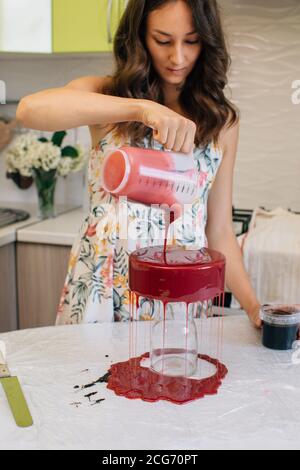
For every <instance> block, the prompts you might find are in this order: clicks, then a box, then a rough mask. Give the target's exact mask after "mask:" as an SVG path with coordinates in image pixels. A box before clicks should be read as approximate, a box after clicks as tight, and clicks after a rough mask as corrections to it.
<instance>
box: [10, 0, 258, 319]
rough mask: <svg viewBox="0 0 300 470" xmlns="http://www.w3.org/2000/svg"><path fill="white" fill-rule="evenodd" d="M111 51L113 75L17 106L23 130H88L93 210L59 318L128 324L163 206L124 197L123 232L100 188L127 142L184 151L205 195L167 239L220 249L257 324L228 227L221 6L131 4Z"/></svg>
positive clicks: (209, 1) (210, 1)
mask: <svg viewBox="0 0 300 470" xmlns="http://www.w3.org/2000/svg"><path fill="white" fill-rule="evenodd" d="M114 55H115V59H116V70H115V73H114V75H113V76H109V77H82V78H79V79H76V80H73V81H71V82H70V83H68V84H67V85H66V86H65V87H63V88H58V89H51V90H45V91H41V92H38V93H35V94H33V95H30V96H27V97H25V98H23V99H22V100H21V102H20V105H19V108H18V111H17V117H18V119H19V120H20V121H21V122H22V123H23V125H25V126H27V127H30V128H33V129H39V130H47V131H52V130H53V131H54V130H58V129H65V128H74V127H78V126H82V125H88V126H89V129H90V133H91V139H92V151H91V158H90V162H89V189H90V195H91V204H90V213H89V216H88V217H87V218H86V220H85V221H84V223H83V225H82V227H81V229H80V232H79V234H78V238H77V240H76V241H75V243H74V245H73V247H72V250H71V257H70V262H69V267H68V274H67V278H66V282H65V285H64V289H63V292H62V296H61V301H60V305H59V309H58V315H57V321H56V324H67V323H69V324H70V323H80V322H101V321H108V320H109V321H113V320H115V321H120V320H122V321H123V320H127V319H128V316H129V299H128V297H129V296H128V255H129V253H130V252H132V251H133V250H134V249H136V248H138V247H141V246H149V245H151V244H153V245H155V244H157V241H158V238H156V237H157V233H158V232H157V230H156V229H159V233H160V234H161V233H162V232H163V230H164V226H165V219H164V213H163V211H161V210H159V208H155V209H154V208H150V207H147V206H144V205H142V204H138V203H133V202H126V203H125V206H126V210H127V212H128V221H129V222H130V223H131V225H133V226H134V228H135V229H136V231H135V233H138V235H137V236H136V237H132V236H130V235H129V236H128V237H121V236H120V230H121V228H123V222H122V223H121V222H120V221H118V222H117V221H116V218H115V217H112V216H111V215H112V214H115V213H116V212H115V209H120V207H119V205H120V204H121V203H120V202H116V201H115V200H114V198H112V197H111V196H110V195H109V194H107V193H105V192H104V191H103V190H102V188H101V185H100V176H101V165H102V162H103V155H104V152H105V151H106V150H109V149H110V148H112V147H115V146H120V145H122V144H130V145H133V146H141V147H145V148H154V149H159V150H164V149H169V150H173V151H177V152H183V153H186V154H190V153H192V155H193V158H194V159H195V162H196V164H197V168H198V171H199V178H200V182H201V190H202V191H201V197H199V200H197V201H196V202H195V204H194V205H193V207H192V208H190V209H189V210H188V211H187V212H188V214H187V215H188V216H189V217H187V219H185V220H188V222H187V223H186V224H183V223H182V220H181V221H180V220H179V221H176V223H177V222H178V224H177V229H178V230H177V236H176V237H174V234H173V236H172V237H171V238H170V237H169V235H168V237H169V242H170V243H174V244H179V245H188V246H192V245H196V246H197V247H199V248H200V247H201V246H208V247H209V248H212V249H215V250H218V251H220V252H222V253H223V254H225V256H226V258H227V266H226V284H227V286H228V288H229V289H230V291H231V292H232V293H233V294H234V295H235V297H236V298H237V300H238V301H239V302H240V304H241V305H242V307H243V308H244V310H245V311H246V312H247V314H248V316H249V318H250V320H251V321H252V322H253V324H255V325H256V326H258V327H259V326H260V325H261V322H260V319H259V308H260V304H259V301H258V300H257V298H256V296H255V293H254V291H253V289H252V287H251V285H250V282H249V278H248V276H247V273H246V271H245V269H244V265H243V260H242V255H241V251H240V248H239V246H238V243H237V241H236V237H235V234H234V232H233V227H232V184H233V170H234V163H235V158H236V151H237V143H238V133H239V123H238V112H237V110H236V109H235V107H234V106H233V105H232V103H230V102H229V101H228V100H227V99H226V98H225V96H224V92H223V90H224V87H225V85H226V83H227V77H226V74H227V72H228V68H229V65H230V58H229V56H228V52H227V50H226V45H225V40H224V34H223V30H222V25H221V20H220V14H219V10H218V5H217V2H216V1H215V0H198V1H194V0H193V1H192V0H186V1H185V0H151V1H149V0H130V1H129V4H128V6H127V9H126V11H125V13H124V15H123V17H122V19H121V22H120V25H119V27H118V31H117V33H116V36H115V41H114ZM117 206H118V207H117ZM110 208H111V209H112V210H110ZM196 223H198V226H197V229H196V230H195V224H196ZM121 225H122V227H121ZM172 225H173V224H172ZM180 229H181V231H180ZM141 234H142V235H141ZM155 234H156V235H155ZM178 234H179V235H178ZM159 236H160V235H159ZM141 318H142V319H146V318H147V314H141Z"/></svg>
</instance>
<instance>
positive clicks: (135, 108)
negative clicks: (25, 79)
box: [16, 77, 142, 131]
mask: <svg viewBox="0 0 300 470" xmlns="http://www.w3.org/2000/svg"><path fill="white" fill-rule="evenodd" d="M106 80H107V77H81V78H78V79H76V80H72V81H71V82H69V83H68V84H67V85H65V86H64V87H61V88H50V89H47V90H42V91H39V92H37V93H34V94H32V95H28V96H25V97H24V98H22V99H21V101H20V103H19V106H18V108H17V113H16V117H17V120H18V121H19V122H20V123H21V124H22V125H23V126H24V127H27V128H30V129H36V130H41V131H59V130H62V129H72V128H74V127H80V126H92V125H97V124H109V123H115V122H124V121H136V120H137V116H139V115H140V111H141V110H140V106H141V101H142V100H138V99H132V98H119V97H117V96H110V95H103V94H101V93H100V91H101V89H102V86H103V84H104V83H105V81H106Z"/></svg>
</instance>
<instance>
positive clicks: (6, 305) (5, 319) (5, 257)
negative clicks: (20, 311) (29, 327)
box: [0, 243, 18, 333]
mask: <svg viewBox="0 0 300 470" xmlns="http://www.w3.org/2000/svg"><path fill="white" fill-rule="evenodd" d="M17 323H18V322H17V294H16V256H15V243H8V244H7V245H4V246H1V247H0V333H2V332H6V331H13V330H16V329H17V326H18V325H17Z"/></svg>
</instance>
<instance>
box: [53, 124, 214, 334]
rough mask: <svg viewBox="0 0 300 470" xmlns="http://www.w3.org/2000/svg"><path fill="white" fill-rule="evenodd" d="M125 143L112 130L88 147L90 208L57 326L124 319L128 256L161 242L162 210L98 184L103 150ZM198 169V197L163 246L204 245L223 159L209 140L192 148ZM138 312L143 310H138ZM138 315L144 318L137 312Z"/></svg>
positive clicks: (152, 144)
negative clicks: (210, 198)
mask: <svg viewBox="0 0 300 470" xmlns="http://www.w3.org/2000/svg"><path fill="white" fill-rule="evenodd" d="M121 145H130V140H129V139H124V138H122V137H120V136H119V135H118V134H117V132H116V130H115V129H113V130H112V131H110V132H109V133H108V134H106V136H105V137H104V138H103V139H101V140H100V142H99V143H98V145H97V146H96V147H95V148H93V149H92V150H91V155H90V160H89V166H88V181H89V193H90V210H89V214H88V216H87V217H86V218H85V219H84V221H83V223H82V225H81V228H80V230H79V233H78V236H77V238H76V240H75V242H74V243H73V246H72V249H71V254H70V259H69V264H68V271H67V276H66V280H65V284H64V287H63V290H62V294H61V299H60V303H59V307H58V311H57V319H56V325H63V324H75V323H98V322H107V321H128V319H129V289H128V257H129V254H130V253H131V252H132V251H134V250H136V249H138V248H144V247H147V246H154V245H163V242H164V231H165V213H164V211H163V210H162V209H159V208H158V207H154V206H146V205H144V204H140V203H136V202H133V201H129V200H127V199H126V198H124V199H125V200H123V198H121V199H116V198H115V197H113V196H112V195H110V194H108V193H106V192H105V191H104V190H103V189H102V187H101V173H102V164H103V159H104V155H105V152H107V151H108V150H111V149H113V148H115V147H120V146H121ZM142 147H143V148H153V149H156V150H163V149H164V148H163V145H162V144H161V143H159V142H158V141H156V140H154V139H151V138H150V137H145V138H144V142H143V145H142ZM193 156H194V159H195V162H196V167H197V169H198V172H199V183H200V187H201V191H200V197H199V198H197V200H195V201H194V203H193V204H190V205H185V207H184V212H183V214H182V215H181V217H179V218H177V219H176V220H175V222H173V223H172V224H171V225H170V227H169V230H168V236H167V240H168V244H173V245H174V244H175V245H180V246H186V247H187V248H202V247H205V246H207V240H206V236H205V226H206V221H207V199H208V194H209V190H210V188H211V186H212V184H213V181H214V178H215V176H216V173H217V171H218V168H219V166H220V163H221V160H222V151H221V148H220V147H218V146H215V145H214V144H213V143H210V144H208V145H207V146H204V147H201V148H200V147H194V150H193ZM141 310H142V309H141ZM140 319H144V320H145V319H149V318H146V317H145V315H144V316H143V314H142V313H141V315H140Z"/></svg>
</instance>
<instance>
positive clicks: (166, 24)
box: [146, 0, 201, 85]
mask: <svg viewBox="0 0 300 470" xmlns="http://www.w3.org/2000/svg"><path fill="white" fill-rule="evenodd" d="M158 31H160V32H158ZM163 33H164V34H163ZM146 44H147V47H148V50H149V53H150V55H151V58H152V63H153V66H154V68H155V70H156V72H157V73H158V74H159V75H160V77H161V78H162V80H163V82H164V83H165V84H167V85H179V84H181V83H182V82H184V81H185V79H186V77H187V76H188V75H189V74H190V72H191V71H192V70H193V68H194V65H195V63H196V61H197V59H198V57H199V54H200V52H201V40H200V36H199V34H198V33H197V32H195V26H194V22H193V17H192V12H191V10H190V8H189V6H188V5H187V4H186V3H185V2H184V1H182V0H178V1H177V2H171V3H167V4H166V5H164V6H163V7H161V8H159V9H158V10H154V11H152V12H151V13H150V14H149V16H148V18H147V32H146ZM170 69H177V71H176V72H174V71H172V70H170Z"/></svg>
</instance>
